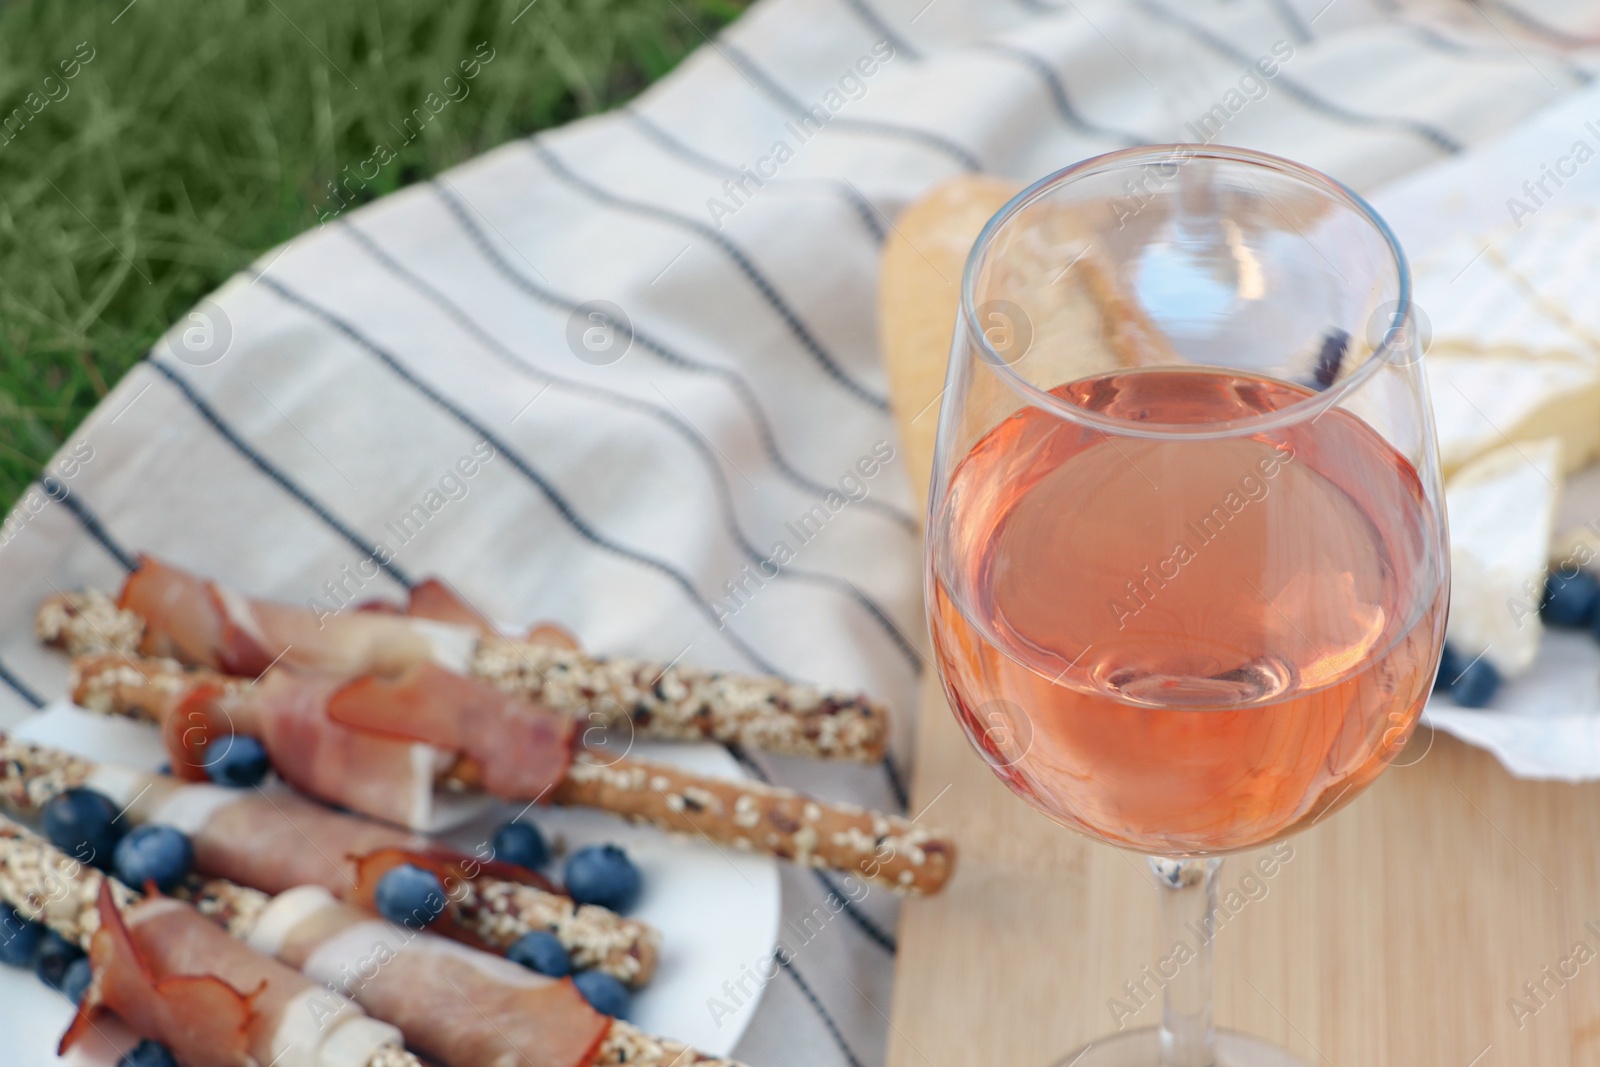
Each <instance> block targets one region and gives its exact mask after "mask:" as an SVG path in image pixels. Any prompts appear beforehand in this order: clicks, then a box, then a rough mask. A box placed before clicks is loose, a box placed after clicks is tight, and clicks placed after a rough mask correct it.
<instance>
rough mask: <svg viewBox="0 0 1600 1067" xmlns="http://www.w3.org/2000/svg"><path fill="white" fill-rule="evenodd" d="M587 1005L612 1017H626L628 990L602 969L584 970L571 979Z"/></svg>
mask: <svg viewBox="0 0 1600 1067" xmlns="http://www.w3.org/2000/svg"><path fill="white" fill-rule="evenodd" d="M572 983H573V985H576V986H577V987H578V992H580V993H582V994H583V999H584V1000H587V1001H588V1002H589V1006H590V1007H591V1008H593V1009H594V1010H595V1011H597V1012H599V1013H600V1014H601V1015H609V1016H611V1017H612V1018H613V1019H626V1018H627V1017H628V990H627V988H626V987H624V986H623V984H622V983H621V982H619V981H617V980H616V979H615V978H613V977H611V976H610V975H609V974H606V973H605V972H603V971H584V972H583V973H582V974H580V975H578V976H577V977H576V978H574V979H573V980H572Z"/></svg>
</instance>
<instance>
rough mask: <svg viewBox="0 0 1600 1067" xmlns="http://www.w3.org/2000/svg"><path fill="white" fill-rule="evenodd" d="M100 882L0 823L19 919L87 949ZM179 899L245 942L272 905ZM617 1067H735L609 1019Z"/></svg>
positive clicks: (1, 849) (6, 893)
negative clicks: (47, 927) (192, 905)
mask: <svg viewBox="0 0 1600 1067" xmlns="http://www.w3.org/2000/svg"><path fill="white" fill-rule="evenodd" d="M105 880H106V879H105V876H104V875H102V874H101V873H100V872H99V871H97V870H95V869H94V868H92V867H89V866H86V865H84V864H80V863H77V862H75V861H74V860H71V859H70V858H68V857H67V856H65V855H63V854H62V853H60V852H58V851H57V850H56V849H55V848H54V847H53V846H51V845H50V844H49V842H47V841H45V840H44V839H42V838H40V837H38V836H36V835H34V834H33V833H31V832H30V831H28V830H27V829H25V828H23V827H22V826H20V825H18V824H16V823H13V822H11V821H10V820H8V819H4V818H3V817H0V900H4V901H5V902H6V903H8V904H10V905H11V906H12V907H14V908H16V909H17V911H18V912H19V913H21V914H22V916H23V917H24V918H28V919H33V920H36V921H40V922H44V923H45V924H46V925H48V926H49V927H50V928H51V929H53V930H55V931H56V932H57V933H59V934H61V935H62V936H63V937H65V938H67V939H68V940H69V941H72V942H74V943H76V944H78V945H81V946H82V947H84V948H85V949H87V948H88V947H89V943H90V941H91V939H92V938H93V936H94V933H95V931H96V930H98V929H99V928H100V916H99V912H98V911H97V909H96V907H95V901H96V899H97V897H98V895H99V892H100V887H101V885H102V883H103V882H104V881H105ZM111 887H112V891H113V893H114V895H115V898H116V901H117V904H118V906H119V907H120V908H126V907H129V906H130V905H132V904H134V903H136V902H137V901H138V900H139V899H140V898H139V894H137V893H135V892H133V891H132V890H131V889H129V888H128V887H126V886H124V885H122V884H121V883H119V882H117V881H115V880H111ZM184 895H185V896H186V897H187V898H188V899H189V900H190V901H191V902H192V903H193V904H194V905H195V908H196V910H198V911H199V912H200V913H201V914H202V915H205V916H206V917H207V918H210V919H212V920H213V921H215V922H216V923H218V925H220V926H222V927H223V928H224V929H225V930H227V932H228V933H229V935H230V936H232V937H234V938H236V939H238V940H248V939H250V938H251V935H252V934H253V933H256V932H257V920H258V919H259V918H260V917H261V916H262V915H263V914H264V913H265V912H266V911H267V909H268V908H269V907H270V906H271V904H272V898H270V897H268V896H267V895H266V894H264V893H258V892H256V891H255V890H252V889H246V888H244V887H242V886H236V885H233V884H231V883H228V882H223V881H209V882H203V883H199V884H197V885H194V886H191V888H190V890H189V892H188V893H186V894H184ZM422 936H423V937H426V936H427V935H422ZM468 951H470V950H468ZM624 1065H626V1067H694V1065H698V1067H740V1065H739V1064H738V1063H736V1062H734V1061H733V1060H728V1059H723V1058H721V1057H716V1056H707V1055H705V1054H704V1053H701V1052H697V1051H695V1050H693V1049H691V1048H689V1047H688V1046H686V1045H683V1044H680V1043H678V1042H676V1041H670V1040H667V1039H664V1038H657V1037H652V1036H651V1035H649V1034H646V1033H644V1032H642V1031H640V1030H639V1029H637V1028H636V1027H634V1026H632V1025H630V1024H628V1023H625V1022H622V1021H621V1020H611V1021H610V1022H609V1024H608V1027H607V1030H606V1034H605V1037H604V1038H603V1039H602V1041H601V1044H600V1047H599V1049H598V1050H597V1052H596V1053H595V1056H594V1058H593V1059H592V1060H590V1061H589V1067H624ZM368 1067H421V1065H420V1062H419V1061H418V1060H417V1059H416V1058H415V1057H414V1056H412V1055H411V1054H410V1053H408V1052H406V1051H404V1050H403V1049H397V1048H395V1049H385V1050H382V1051H381V1052H380V1053H379V1054H376V1055H374V1057H373V1058H372V1059H370V1060H369V1061H368Z"/></svg>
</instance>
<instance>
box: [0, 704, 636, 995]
mask: <svg viewBox="0 0 1600 1067" xmlns="http://www.w3.org/2000/svg"><path fill="white" fill-rule="evenodd" d="M95 770H96V765H95V764H94V763H93V762H91V761H89V760H86V759H82V758H80V757H78V756H75V755H72V754H71V753H68V752H64V751H62V750H60V749H55V748H50V747H48V746H44V745H38V744H32V743H30V742H26V741H20V740H17V739H14V738H10V737H7V736H6V735H5V734H3V733H0V804H3V805H4V806H5V807H6V808H7V809H9V810H10V811H13V812H19V813H24V814H26V813H31V812H34V811H36V810H38V809H39V808H40V807H42V806H43V805H44V804H45V803H46V802H47V801H49V800H50V798H51V797H54V796H56V795H57V794H59V793H63V792H65V791H66V790H68V789H73V788H77V787H79V786H84V785H87V786H90V787H91V788H92V787H94V785H95V783H94V781H93V775H94V773H95ZM108 770H110V769H108ZM102 773H104V771H103V772H102ZM113 773H115V772H114V771H113ZM177 788H181V785H180V783H177V782H174V781H172V780H171V779H168V778H165V777H163V776H160V775H150V776H149V778H148V781H147V782H144V783H140V784H139V785H138V786H135V787H132V788H130V790H129V791H130V792H134V791H137V792H139V794H140V796H141V797H144V798H146V800H147V801H149V799H150V797H151V796H153V795H156V794H159V795H163V796H164V795H168V794H170V792H171V791H172V790H174V789H177ZM213 788H214V787H213ZM250 799H253V796H252V795H245V800H247V801H248V800H250ZM285 803H287V801H278V802H274V805H273V810H274V811H275V812H281V811H282V810H283V805H284V804H285ZM154 807H155V804H154V802H153V801H151V802H147V803H135V804H131V805H130V806H129V808H128V812H129V816H130V818H131V819H133V820H134V821H142V820H143V819H145V818H147V817H151V816H152V815H153V814H154V810H153V809H154ZM323 820H327V821H332V822H338V823H344V822H346V821H348V822H350V823H362V824H363V825H365V826H368V827H370V826H371V824H367V823H365V822H364V820H359V819H357V818H356V817H355V816H345V815H336V814H333V813H323V815H322V818H321V819H319V820H318V822H319V823H320V822H322V821H323ZM316 829H317V827H316V826H314V825H313V826H307V827H302V829H301V833H302V834H309V833H313V832H315V830H316ZM349 836H355V835H354V834H352V835H349ZM306 840H307V841H311V840H312V838H311V837H306ZM321 851H323V852H326V851H327V849H325V848H324V849H321ZM204 855H205V852H204V850H202V858H203V857H204ZM329 866H332V861H329ZM235 877H246V876H245V875H235ZM250 880H254V879H250ZM271 888H278V887H277V886H272V887H271ZM452 899H453V900H455V902H456V903H455V905H454V907H455V909H456V914H457V916H458V918H459V920H460V922H461V924H462V925H463V926H465V927H466V929H467V931H468V932H470V933H472V934H474V935H476V936H477V937H478V938H480V939H481V940H482V941H484V942H485V943H487V944H489V945H491V946H493V947H495V948H498V949H502V950H504V949H506V948H509V947H510V946H511V944H512V942H514V941H516V940H517V939H518V938H519V937H521V936H522V935H523V934H526V933H529V932H531V931H534V930H548V931H550V932H552V933H554V934H555V935H556V937H557V938H558V939H559V940H560V941H561V943H562V945H563V946H564V947H565V948H566V949H567V951H568V952H569V953H570V954H571V956H572V960H573V964H574V965H575V966H576V967H578V968H580V969H582V970H589V969H595V970H600V971H604V972H606V973H607V974H610V975H612V976H613V977H615V978H617V979H618V980H620V981H622V982H626V983H627V984H629V985H634V986H637V985H642V984H644V983H645V982H647V981H648V980H649V979H650V977H651V975H652V974H653V973H654V971H655V965H656V960H657V958H658V956H659V953H660V943H661V937H660V934H659V933H658V932H657V931H656V930H654V929H653V928H651V927H649V926H647V925H645V924H644V923H641V922H637V921H635V920H633V919H625V918H622V917H621V916H619V915H616V914H614V913H613V912H611V911H608V910H606V909H605V908H601V907H597V906H595V905H592V904H586V905H578V904H576V903H575V902H574V901H573V900H572V899H571V898H570V897H566V896H563V895H561V894H559V893H550V892H546V891H545V890H543V889H540V888H538V887H536V886H531V885H524V884H522V883H519V882H511V881H507V880H505V879H501V878H495V877H491V876H489V875H487V874H480V875H478V876H477V877H476V878H472V879H463V880H462V882H461V883H460V884H459V885H458V886H457V887H455V888H454V890H453V891H452Z"/></svg>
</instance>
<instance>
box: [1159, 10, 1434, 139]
mask: <svg viewBox="0 0 1600 1067" xmlns="http://www.w3.org/2000/svg"><path fill="white" fill-rule="evenodd" d="M1132 2H1133V3H1134V5H1135V6H1137V7H1138V8H1140V9H1141V10H1142V11H1145V12H1147V13H1149V14H1151V15H1153V16H1155V17H1156V18H1158V19H1161V20H1162V21H1164V22H1167V23H1170V24H1171V25H1174V26H1177V27H1178V28H1179V29H1181V30H1183V31H1184V32H1185V33H1187V34H1188V35H1189V36H1190V37H1193V38H1194V39H1195V40H1197V41H1199V42H1200V43H1201V44H1203V45H1205V46H1206V47H1207V48H1209V49H1210V50H1211V51H1213V52H1215V53H1217V54H1218V55H1220V56H1223V57H1224V58H1226V59H1228V60H1230V61H1231V62H1234V63H1238V64H1240V65H1241V66H1245V67H1250V66H1252V65H1253V64H1254V63H1255V60H1254V59H1252V58H1251V57H1250V56H1249V55H1248V54H1246V53H1245V52H1244V51H1243V50H1242V49H1239V48H1237V47H1235V46H1234V45H1233V44H1231V43H1230V42H1228V41H1226V40H1224V39H1223V38H1221V37H1219V36H1218V35H1217V34H1215V33H1213V32H1211V30H1210V29H1208V28H1207V27H1205V26H1202V25H1201V24H1200V23H1198V22H1195V21H1193V20H1191V19H1189V18H1186V17H1185V16H1183V15H1180V14H1178V13H1177V12H1175V11H1171V10H1169V9H1167V8H1165V7H1162V6H1161V5H1160V4H1157V3H1155V2H1154V0H1132ZM1273 84H1275V85H1278V86H1280V87H1281V88H1282V89H1283V91H1284V92H1285V93H1287V94H1289V96H1291V97H1293V98H1294V99H1295V100H1298V101H1299V102H1300V103H1302V104H1304V105H1305V106H1306V107H1308V108H1310V109H1311V110H1313V111H1316V112H1318V113H1319V114H1323V115H1326V116H1328V117H1329V118H1331V119H1335V120H1337V121H1339V122H1343V123H1346V124H1347V125H1351V126H1363V127H1369V128H1373V127H1376V128H1388V129H1395V130H1401V131H1403V132H1405V133H1409V134H1412V135H1413V136H1416V137H1419V138H1421V139H1422V140H1424V141H1427V142H1428V143H1429V144H1431V145H1433V146H1434V147H1435V148H1437V149H1438V150H1439V151H1441V152H1444V153H1445V154H1447V155H1455V154H1456V153H1458V152H1460V151H1461V150H1462V145H1461V142H1460V141H1458V140H1456V139H1455V138H1454V137H1452V136H1450V135H1449V134H1447V133H1445V132H1444V131H1443V130H1441V129H1439V128H1438V127H1437V126H1434V125H1431V124H1430V123H1426V122H1418V121H1416V120H1414V119H1405V118H1391V117H1389V116H1386V115H1367V114H1363V113H1362V112H1359V111H1352V110H1350V109H1349V108H1347V107H1345V106H1343V105H1342V104H1335V103H1333V102H1332V101H1330V100H1325V99H1323V98H1322V97H1321V96H1318V95H1317V94H1316V93H1314V92H1312V91H1311V90H1310V89H1308V88H1306V87H1305V86H1304V85H1302V84H1300V83H1299V82H1297V81H1295V80H1294V79H1293V78H1291V77H1289V75H1287V74H1285V73H1283V72H1282V71H1279V72H1278V75H1277V77H1276V78H1274V79H1273Z"/></svg>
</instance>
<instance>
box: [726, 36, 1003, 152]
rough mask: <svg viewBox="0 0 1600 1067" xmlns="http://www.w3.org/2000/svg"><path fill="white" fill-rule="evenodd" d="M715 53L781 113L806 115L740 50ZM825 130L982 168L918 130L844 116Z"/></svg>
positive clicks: (731, 47)
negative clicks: (905, 144)
mask: <svg viewBox="0 0 1600 1067" xmlns="http://www.w3.org/2000/svg"><path fill="white" fill-rule="evenodd" d="M716 47H717V51H718V52H719V53H720V54H721V55H722V57H723V58H724V59H726V60H727V61H728V62H730V63H732V64H733V66H734V67H735V68H736V69H737V70H738V71H739V72H740V73H741V74H743V75H744V76H745V77H746V78H748V79H749V80H750V81H751V82H753V83H754V84H755V85H756V87H757V88H759V89H760V90H761V91H762V92H764V93H766V94H767V95H768V96H770V97H772V99H774V100H776V101H777V102H778V103H779V104H780V105H782V106H783V108H784V110H786V111H788V112H789V114H790V115H791V116H792V117H794V118H797V119H798V118H800V117H801V116H804V115H807V114H808V112H807V110H806V106H805V104H803V103H801V102H800V100H799V98H798V97H796V96H795V95H794V94H793V93H791V92H789V91H788V90H787V89H785V88H784V87H783V86H781V85H779V84H778V83H777V82H776V81H774V80H773V78H772V76H771V75H770V74H768V73H767V72H766V71H764V70H762V69H761V68H760V67H758V66H757V65H756V63H755V61H754V60H752V59H751V58H750V56H749V55H748V54H747V53H746V52H744V51H743V50H742V49H740V48H737V47H735V46H734V45H733V44H732V43H730V42H729V41H727V40H726V39H724V40H722V41H719V42H718V43H717V46H716ZM823 128H825V129H838V130H841V131H844V130H849V131H853V132H855V133H861V134H866V135H868V136H877V137H894V138H898V139H900V140H906V141H912V142H914V143H916V144H919V145H921V146H923V147H924V148H931V149H933V150H934V151H935V152H939V153H941V154H943V155H945V156H948V157H949V158H951V159H953V160H955V161H956V162H957V163H959V164H961V167H962V169H964V170H968V171H980V170H982V169H983V164H982V163H981V162H980V161H979V160H978V157H977V156H976V155H974V154H973V153H972V151H971V150H970V149H967V148H963V147H962V146H961V145H958V144H956V143H955V142H954V141H952V140H950V139H949V138H948V137H945V136H942V135H941V134H937V133H931V132H929V131H927V130H919V129H916V128H914V127H911V126H901V125H899V124H898V123H893V122H883V121H879V120H877V119H853V118H847V117H845V116H843V115H831V116H830V117H829V118H828V120H827V122H826V123H824V124H823Z"/></svg>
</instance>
